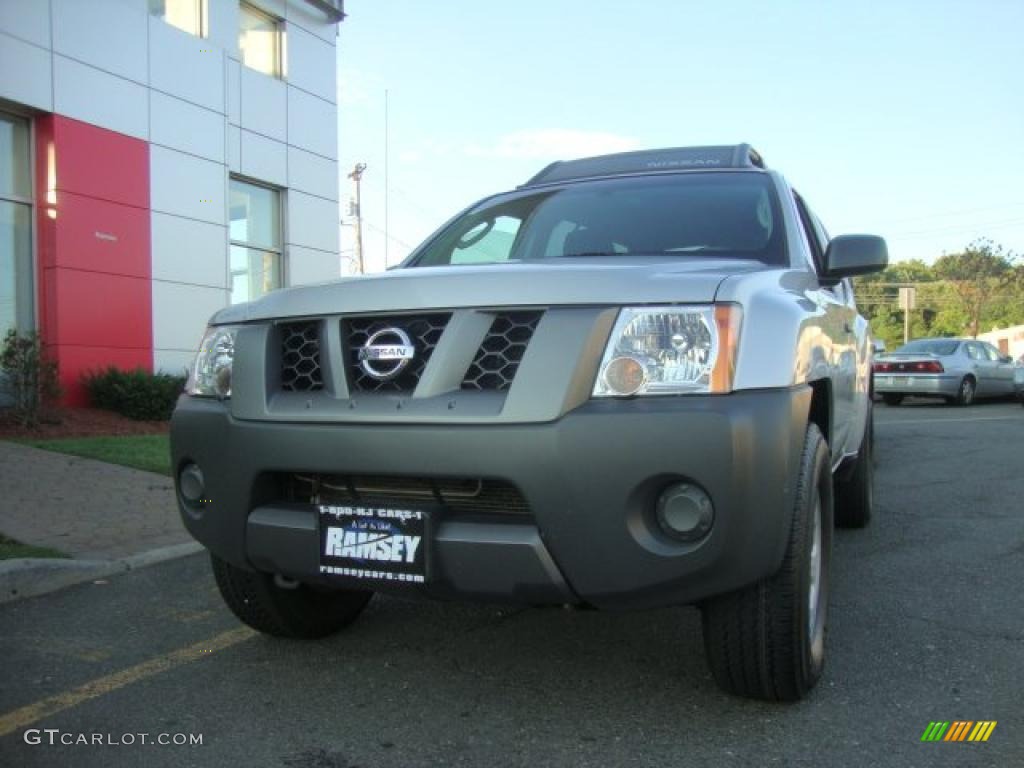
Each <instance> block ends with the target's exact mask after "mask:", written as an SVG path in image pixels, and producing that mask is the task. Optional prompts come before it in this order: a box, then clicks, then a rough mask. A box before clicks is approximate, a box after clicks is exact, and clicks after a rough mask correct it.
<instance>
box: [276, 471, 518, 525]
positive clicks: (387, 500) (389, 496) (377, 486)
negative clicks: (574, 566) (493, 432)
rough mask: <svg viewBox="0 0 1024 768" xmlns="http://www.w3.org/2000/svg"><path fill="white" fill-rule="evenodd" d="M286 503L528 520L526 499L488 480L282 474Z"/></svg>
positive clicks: (503, 483) (509, 486) (513, 489)
mask: <svg viewBox="0 0 1024 768" xmlns="http://www.w3.org/2000/svg"><path fill="white" fill-rule="evenodd" d="M284 480H285V488H286V489H287V494H288V499H289V500H290V501H299V502H303V503H311V504H338V505H341V504H346V505H348V504H361V505H370V506H384V507H403V506H405V507H408V506H415V505H416V504H417V503H419V504H428V505H430V504H441V505H443V506H444V507H445V508H446V509H448V510H449V511H452V512H456V513H464V514H473V513H476V514H501V515H528V514H529V513H530V507H529V505H528V504H527V503H526V499H525V498H523V495H522V494H521V493H520V492H519V489H518V488H516V487H515V486H514V485H512V484H511V483H508V482H506V481H504V480H494V479H490V478H427V477H394V476H386V475H379V476H378V475H320V474H303V473H296V474H285V475H284Z"/></svg>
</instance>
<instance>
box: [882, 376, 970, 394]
mask: <svg viewBox="0 0 1024 768" xmlns="http://www.w3.org/2000/svg"><path fill="white" fill-rule="evenodd" d="M874 378H875V392H877V393H879V394H897V395H923V396H931V397H956V395H957V392H958V391H959V389H960V380H961V378H962V377H960V376H955V375H949V374H940V373H932V374H926V373H921V374H888V373H876V374H875V377H874Z"/></svg>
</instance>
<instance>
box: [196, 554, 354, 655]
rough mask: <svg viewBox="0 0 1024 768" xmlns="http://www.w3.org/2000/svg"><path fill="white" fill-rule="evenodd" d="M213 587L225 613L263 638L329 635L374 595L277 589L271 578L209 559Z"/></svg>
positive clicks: (305, 586) (318, 590) (350, 620)
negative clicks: (260, 633) (267, 636)
mask: <svg viewBox="0 0 1024 768" xmlns="http://www.w3.org/2000/svg"><path fill="white" fill-rule="evenodd" d="M210 560H211V561H212V563H213V575H214V577H215V578H216V579H217V587H218V588H219V589H220V594H221V596H222V597H223V598H224V602H225V603H227V605H228V608H230V609H231V612H232V613H234V614H235V616H237V617H238V618H239V619H241V620H242V621H243V622H244V623H246V624H248V625H249V626H250V627H252V628H253V629H258V630H259V631H260V632H263V633H265V634H268V635H274V636H276V637H292V638H317V637H326V636H327V635H332V634H334V633H335V632H337V631H338V630H339V629H341V628H342V627H344V626H345V625H347V624H349V623H351V622H352V620H353V619H355V618H356V616H358V615H359V614H360V613H361V612H362V610H363V608H365V607H366V604H367V603H368V602H369V601H370V598H371V597H373V592H369V591H362V590H360V591H355V590H327V589H316V588H314V587H310V586H307V585H305V584H298V585H296V586H295V587H290V588H289V587H282V586H278V585H277V584H276V583H275V582H274V577H273V576H272V575H270V574H267V573H259V572H258V571H245V570H242V569H241V568H236V567H235V566H233V565H231V564H230V563H226V562H224V561H223V560H221V559H220V558H218V557H216V556H215V555H211V556H210Z"/></svg>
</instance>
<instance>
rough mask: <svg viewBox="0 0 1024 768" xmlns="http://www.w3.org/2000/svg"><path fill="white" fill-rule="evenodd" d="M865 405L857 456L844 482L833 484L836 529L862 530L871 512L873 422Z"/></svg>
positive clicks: (873, 497) (870, 410)
mask: <svg viewBox="0 0 1024 768" xmlns="http://www.w3.org/2000/svg"><path fill="white" fill-rule="evenodd" d="M872 410H873V409H872V406H871V404H870V403H868V418H867V422H866V423H865V425H864V438H863V439H862V440H861V444H860V450H859V451H858V452H857V459H856V461H857V463H856V464H855V465H854V468H853V472H852V474H850V476H849V477H847V478H846V479H845V480H840V481H838V482H837V483H836V494H835V496H836V498H835V522H836V527H837V528H863V527H865V526H866V525H867V524H868V523H869V522H870V521H871V515H872V513H873V512H874V509H875V491H874V484H875V461H874V445H875V441H874V433H875V427H874V418H873V417H872Z"/></svg>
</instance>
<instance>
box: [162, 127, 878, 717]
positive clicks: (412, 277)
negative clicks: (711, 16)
mask: <svg viewBox="0 0 1024 768" xmlns="http://www.w3.org/2000/svg"><path fill="white" fill-rule="evenodd" d="M886 262H887V255H886V248H885V243H884V242H883V241H882V240H881V239H879V238H877V237H871V236H866V235H849V236H844V237H836V238H833V239H832V240H829V239H828V236H827V235H826V234H825V230H824V228H823V227H822V225H821V223H820V222H819V221H818V219H817V217H815V215H814V214H813V213H812V212H811V210H810V209H809V208H808V207H807V204H806V203H805V202H804V200H803V199H802V198H801V197H800V196H799V195H798V194H797V193H796V192H795V191H794V190H793V189H792V188H791V187H789V185H788V184H787V183H786V181H785V180H784V179H783V178H782V176H781V175H779V174H778V173H776V172H774V171H770V170H767V169H766V168H765V167H764V163H763V162H762V160H761V158H760V156H759V155H758V154H757V153H756V152H754V151H753V150H752V149H751V148H750V147H749V146H747V145H740V146H736V147H698V148H683V149H666V150H658V151H649V152H633V153H626V154H619V155H609V156H605V157H596V158H590V159H585V160H574V161H569V162H561V163H555V164H553V165H551V166H549V167H547V168H545V169H544V170H543V171H541V172H540V173H539V174H537V175H536V176H535V177H533V178H532V179H530V180H529V181H528V182H527V183H526V184H524V185H523V186H521V187H519V188H518V189H516V190H514V191H512V192H508V193H505V194H500V195H496V196H494V197H490V198H487V199H486V200H483V201H481V202H479V203H477V204H476V205H473V206H472V207H470V208H468V209H467V210H465V211H463V212H462V213H461V214H459V215H458V216H456V217H455V218H454V219H452V220H451V221H450V222H448V223H447V224H445V225H444V226H443V227H442V228H441V229H440V230H439V231H438V232H437V233H436V234H434V235H433V236H431V237H430V238H429V239H428V240H427V241H426V242H425V243H424V244H423V245H422V246H421V247H420V248H418V249H417V250H416V251H415V252H414V253H413V254H412V255H411V256H409V258H408V259H407V260H406V261H405V262H404V263H403V264H401V266H400V268H398V269H395V270H392V271H390V272H388V273H387V274H383V275H373V276H367V277H358V278H350V279H344V280H340V281H337V282H334V283H330V284H323V285H318V286H309V287H301V288H294V289H291V290H286V291H280V292H277V293H273V294H270V295H268V296H266V297H264V298H262V299H260V300H259V301H256V302H253V303H251V304H246V305H239V306H233V307H230V308H227V309H224V310H222V311H220V312H218V313H217V314H216V315H215V316H214V317H213V319H212V320H211V322H210V327H209V329H208V331H207V333H206V336H205V338H204V339H203V342H202V346H201V350H200V352H199V354H198V356H197V358H196V362H195V366H194V370H193V371H192V374H191V377H190V380H189V383H188V385H187V394H185V395H184V396H182V398H181V400H180V401H179V403H178V407H177V410H176V411H175V414H174V419H173V424H172V432H171V442H172V452H173V460H174V467H175V475H176V486H177V493H178V501H179V504H180V507H181V513H182V517H183V519H184V522H185V525H186V526H187V527H188V529H189V531H190V532H191V533H192V535H193V536H195V537H196V539H198V540H199V541H200V542H202V543H203V544H204V545H205V546H206V547H208V548H209V550H210V552H211V555H212V561H213V570H214V574H215V576H216V580H217V583H218V585H219V587H220V590H221V592H222V594H223V596H224V599H225V600H226V602H227V604H228V606H229V607H230V608H231V609H232V610H233V611H234V612H235V614H237V616H238V617H239V618H240V619H241V620H242V621H244V622H246V623H247V624H249V625H251V626H253V627H255V628H257V629H259V630H261V631H263V632H266V633H269V634H273V635H282V636H289V637H318V636H323V635H326V634H329V633H332V632H335V631H337V630H338V629H340V628H341V627H343V626H344V625H346V624H347V623H348V622H350V621H351V620H352V619H354V618H355V617H356V616H357V615H358V614H359V612H360V611H361V610H362V609H363V608H364V607H365V606H366V603H367V601H368V600H369V599H370V597H371V595H372V594H373V593H374V592H377V591H379V592H387V593H400V594H412V595H422V596H429V597H440V598H452V597H467V598H473V599H486V600H496V601H507V602H514V603H520V604H531V605H539V604H568V605H578V606H593V607H597V608H602V609H639V608H656V607H661V606H672V605H681V604H692V605H697V606H699V607H700V608H701V610H702V612H703V620H704V637H705V646H706V650H707V657H708V661H709V663H710V666H711V669H712V671H713V672H714V675H715V677H716V679H717V680H718V682H719V683H720V684H721V685H722V686H723V687H724V688H725V689H727V690H729V691H732V692H735V693H738V694H741V695H746V696H753V697H758V698H765V699H779V700H795V699H799V698H800V697H802V696H803V695H805V694H806V693H807V692H808V691H809V690H810V689H811V688H812V687H813V686H814V684H815V682H816V681H817V680H818V678H819V676H820V674H821V672H822V668H823V663H824V636H825V623H826V614H827V608H828V593H829V578H830V577H829V574H830V570H831V569H830V565H831V553H832V531H833V525H834V524H835V525H840V526H853V527H859V526H863V525H865V524H866V523H867V522H868V519H869V518H870V516H871V509H872V491H871V486H872V460H871V445H872V429H871V424H872V420H871V400H870V398H869V386H870V375H871V350H870V341H869V337H868V333H867V323H866V322H865V320H864V318H863V317H861V316H860V315H859V314H858V312H857V308H856V305H855V303H854V298H853V293H852V290H851V285H850V281H849V279H848V278H850V277H851V276H853V275H858V274H862V273H867V272H872V271H876V270H879V269H882V268H883V267H884V266H885V265H886Z"/></svg>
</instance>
